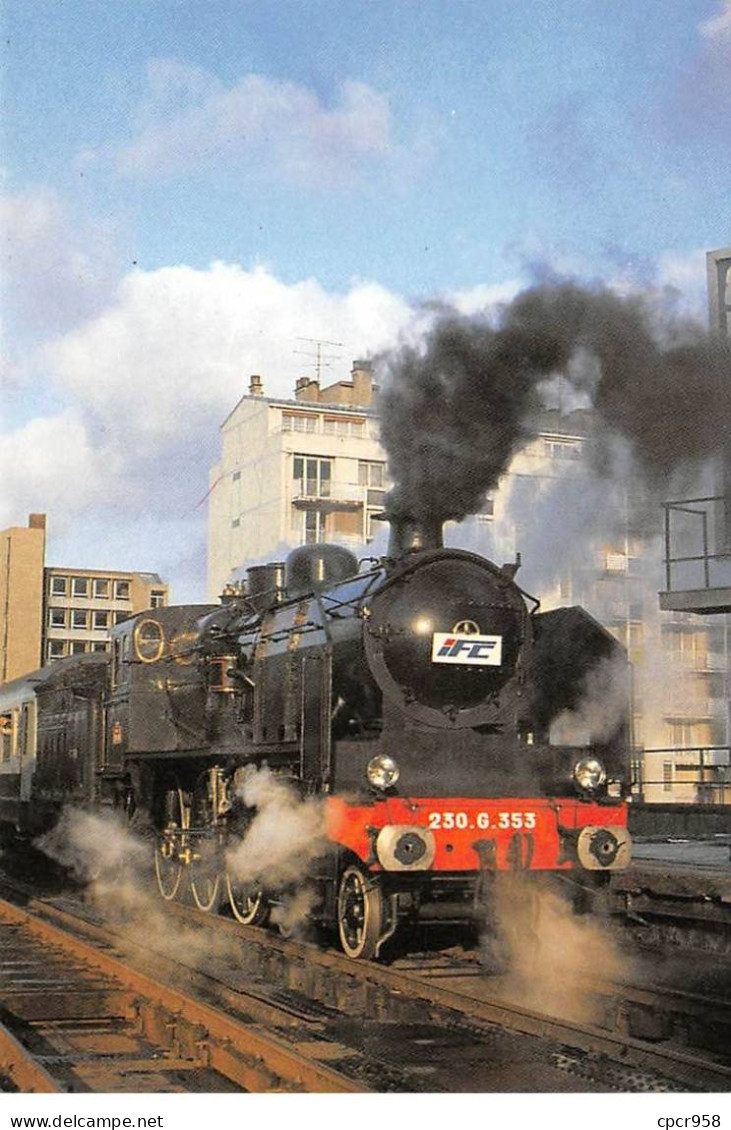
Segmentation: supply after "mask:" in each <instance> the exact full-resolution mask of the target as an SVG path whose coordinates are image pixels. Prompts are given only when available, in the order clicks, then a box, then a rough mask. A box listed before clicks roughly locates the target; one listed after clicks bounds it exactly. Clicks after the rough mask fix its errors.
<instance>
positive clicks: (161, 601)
mask: <svg viewBox="0 0 731 1130" xmlns="http://www.w3.org/2000/svg"><path fill="white" fill-rule="evenodd" d="M164 607H165V593H164V592H162V591H160V590H159V589H153V590H152V592H151V593H150V608H164Z"/></svg>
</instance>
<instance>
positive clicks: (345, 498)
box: [292, 479, 386, 509]
mask: <svg viewBox="0 0 731 1130" xmlns="http://www.w3.org/2000/svg"><path fill="white" fill-rule="evenodd" d="M385 497H386V491H385V490H380V489H378V488H376V487H369V486H362V485H361V484H360V483H341V482H335V481H333V480H331V479H324V480H323V479H319V480H318V479H295V481H294V485H293V490H292V502H293V503H295V505H297V504H300V505H313V504H319V505H322V506H333V507H354V508H355V507H361V506H367V507H373V508H376V507H377V508H378V509H381V508H382V507H383V506H384V503H385Z"/></svg>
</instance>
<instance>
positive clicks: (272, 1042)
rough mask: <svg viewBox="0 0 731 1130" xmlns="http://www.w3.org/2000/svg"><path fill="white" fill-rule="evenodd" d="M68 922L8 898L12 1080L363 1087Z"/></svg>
mask: <svg viewBox="0 0 731 1130" xmlns="http://www.w3.org/2000/svg"><path fill="white" fill-rule="evenodd" d="M51 917H52V916H51ZM68 925H69V923H68V922H67V923H66V927H67V928H61V927H60V926H59V925H57V924H54V922H53V921H51V920H50V917H49V916H48V915H46V914H43V912H42V908H40V907H36V908H34V909H23V908H20V907H17V906H14V905H13V904H11V903H9V902H7V901H5V900H0V1019H1V1026H0V1071H1V1072H2V1074H3V1076H4V1079H5V1089H6V1090H9V1089H16V1090H22V1091H30V1092H53V1091H101V1092H105V1093H118V1092H135V1093H139V1092H148V1091H153V1092H159V1091H166V1092H170V1091H172V1092H201V1091H204V1092H225V1091H294V1092H298V1091H320V1092H322V1091H333V1092H344V1091H345V1092H347V1091H352V1090H355V1089H356V1088H355V1087H354V1086H353V1084H352V1083H350V1082H349V1081H348V1080H347V1079H346V1078H344V1077H342V1076H340V1075H339V1074H338V1073H337V1072H336V1071H333V1070H331V1069H329V1068H327V1067H325V1066H322V1065H321V1064H319V1063H318V1062H317V1061H316V1060H314V1059H312V1058H311V1057H308V1056H306V1055H302V1054H301V1053H298V1052H297V1051H295V1050H293V1049H292V1048H290V1047H287V1046H286V1045H285V1044H283V1043H282V1042H281V1041H278V1040H277V1039H276V1037H275V1036H273V1035H272V1034H271V1033H269V1032H266V1031H264V1030H262V1029H261V1027H260V1026H259V1025H257V1024H256V1022H255V1021H253V1020H252V1019H251V1018H244V1016H242V1015H239V1016H236V1017H232V1016H229V1015H227V1014H226V1013H224V1012H222V1011H221V1010H220V1009H218V1008H216V1007H215V1006H213V1005H211V1004H207V1003H205V1002H204V1001H202V1000H201V999H199V998H194V997H192V996H191V995H189V994H186V993H183V992H181V991H179V990H177V989H174V988H171V987H170V986H169V985H166V984H164V983H162V982H160V981H157V980H155V979H154V978H153V977H151V976H149V975H147V974H145V973H144V972H141V971H140V970H139V969H138V968H134V967H133V966H132V965H130V964H129V963H128V962H125V961H122V960H120V959H119V958H118V957H116V956H114V955H113V954H112V953H111V952H109V949H108V946H109V942H108V941H107V948H106V949H105V948H101V947H100V946H99V944H91V943H90V942H89V941H87V940H84V939H83V938H82V937H80V936H79V934H78V931H74V932H71V931H70V930H69V929H68ZM97 942H98V940H97ZM358 1089H362V1088H358Z"/></svg>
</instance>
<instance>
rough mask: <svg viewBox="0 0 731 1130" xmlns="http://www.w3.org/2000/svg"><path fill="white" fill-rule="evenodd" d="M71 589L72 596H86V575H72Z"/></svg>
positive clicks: (87, 588)
mask: <svg viewBox="0 0 731 1130" xmlns="http://www.w3.org/2000/svg"><path fill="white" fill-rule="evenodd" d="M71 591H72V594H73V596H88V595H89V578H88V577H74V578H73V580H72V582H71Z"/></svg>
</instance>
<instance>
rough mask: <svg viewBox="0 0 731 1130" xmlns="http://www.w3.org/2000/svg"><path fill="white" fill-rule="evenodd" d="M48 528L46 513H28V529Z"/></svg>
mask: <svg viewBox="0 0 731 1130" xmlns="http://www.w3.org/2000/svg"><path fill="white" fill-rule="evenodd" d="M45 528H46V515H45V514H29V515H28V529H29V530H45Z"/></svg>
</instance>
